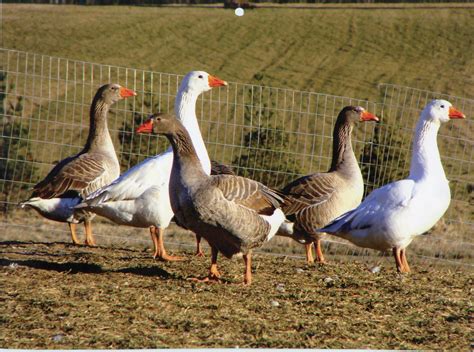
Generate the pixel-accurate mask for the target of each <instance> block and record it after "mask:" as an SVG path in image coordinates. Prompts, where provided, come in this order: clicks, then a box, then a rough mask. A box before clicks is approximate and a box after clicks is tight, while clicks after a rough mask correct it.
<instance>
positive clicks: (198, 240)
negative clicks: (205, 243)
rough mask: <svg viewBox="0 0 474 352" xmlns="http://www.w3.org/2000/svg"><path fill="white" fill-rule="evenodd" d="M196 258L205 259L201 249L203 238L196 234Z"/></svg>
mask: <svg viewBox="0 0 474 352" xmlns="http://www.w3.org/2000/svg"><path fill="white" fill-rule="evenodd" d="M196 257H204V252H203V251H202V248H201V236H199V235H198V234H196Z"/></svg>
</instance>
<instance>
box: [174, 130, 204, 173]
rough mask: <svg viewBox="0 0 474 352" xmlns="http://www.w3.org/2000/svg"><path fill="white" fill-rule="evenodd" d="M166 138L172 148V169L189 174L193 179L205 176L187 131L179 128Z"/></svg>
mask: <svg viewBox="0 0 474 352" xmlns="http://www.w3.org/2000/svg"><path fill="white" fill-rule="evenodd" d="M166 137H167V138H168V140H169V141H170V143H171V147H172V148H173V169H175V168H176V169H177V170H179V171H178V172H180V173H181V172H184V173H189V174H190V175H192V176H193V177H195V176H197V175H200V174H203V175H204V174H205V172H204V169H203V167H202V165H201V163H200V160H199V157H198V155H197V153H196V150H195V148H194V146H193V143H192V141H191V137H190V136H189V133H188V131H187V130H185V129H184V128H180V129H178V130H177V131H175V132H174V133H171V134H167V135H166Z"/></svg>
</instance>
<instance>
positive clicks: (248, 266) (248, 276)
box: [244, 251, 252, 286]
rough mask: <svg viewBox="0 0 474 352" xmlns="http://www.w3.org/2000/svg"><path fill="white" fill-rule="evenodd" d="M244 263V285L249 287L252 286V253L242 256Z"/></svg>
mask: <svg viewBox="0 0 474 352" xmlns="http://www.w3.org/2000/svg"><path fill="white" fill-rule="evenodd" d="M244 262H245V275H244V285H246V286H250V285H251V284H252V252H250V251H249V252H248V253H247V254H244Z"/></svg>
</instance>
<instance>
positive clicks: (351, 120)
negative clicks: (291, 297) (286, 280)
mask: <svg viewBox="0 0 474 352" xmlns="http://www.w3.org/2000/svg"><path fill="white" fill-rule="evenodd" d="M358 121H378V118H377V117H376V116H375V115H373V114H371V113H369V112H368V111H366V110H364V108H362V107H360V106H346V107H345V108H343V109H342V110H341V112H340V113H339V115H338V117H337V120H336V124H335V126H334V132H333V153H332V162H331V167H330V168H329V170H328V171H327V172H325V173H316V174H312V175H308V176H303V177H301V178H299V179H296V180H295V181H293V182H291V183H289V184H288V185H287V186H285V187H284V188H283V190H282V191H281V192H282V193H283V194H284V195H285V201H284V203H283V205H282V210H283V212H284V213H285V215H286V218H287V219H288V220H289V221H291V222H292V223H289V222H288V221H286V222H285V223H284V224H283V225H282V226H281V227H280V229H279V231H278V232H277V235H279V236H288V237H291V238H293V239H295V240H297V241H298V242H300V243H304V244H305V247H306V260H307V262H308V263H313V262H314V259H313V254H312V250H311V247H312V245H313V242H315V243H316V246H315V247H316V260H317V261H318V262H320V263H324V261H325V260H324V256H323V252H322V249H321V235H322V234H321V233H319V232H317V231H316V230H317V229H318V228H320V227H323V226H324V225H326V224H328V223H329V222H330V221H332V220H334V219H335V218H336V217H338V216H339V215H341V214H343V213H345V212H346V211H349V210H351V209H353V208H355V207H356V206H358V205H359V204H360V202H361V200H362V196H363V193H364V182H363V179H362V173H361V171H360V168H359V164H358V163H357V159H356V157H355V155H354V151H353V150H352V143H351V134H352V129H353V128H354V124H355V123H356V122H358Z"/></svg>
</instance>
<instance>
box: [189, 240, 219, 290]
mask: <svg viewBox="0 0 474 352" xmlns="http://www.w3.org/2000/svg"><path fill="white" fill-rule="evenodd" d="M218 254H219V251H218V250H217V248H215V247H213V246H211V267H210V268H209V275H207V277H205V278H204V279H198V278H191V279H190V280H192V281H197V282H219V281H220V280H219V278H220V277H221V274H220V273H219V270H217V255H218Z"/></svg>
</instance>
